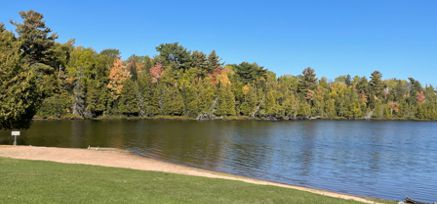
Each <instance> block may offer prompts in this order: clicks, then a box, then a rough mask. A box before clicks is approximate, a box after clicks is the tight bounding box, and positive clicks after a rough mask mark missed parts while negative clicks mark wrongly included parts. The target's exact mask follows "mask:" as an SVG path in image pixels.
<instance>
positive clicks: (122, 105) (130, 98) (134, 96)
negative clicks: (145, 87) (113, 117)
mask: <svg viewBox="0 0 437 204" xmlns="http://www.w3.org/2000/svg"><path fill="white" fill-rule="evenodd" d="M138 94H139V93H138V85H137V84H136V83H135V82H134V81H132V80H129V79H128V80H126V81H125V82H124V86H123V89H122V91H121V95H120V98H119V100H118V101H117V109H118V112H119V113H121V114H124V115H127V116H138V115H139V113H140V101H139V100H138Z"/></svg>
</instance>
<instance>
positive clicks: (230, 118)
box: [32, 115, 437, 122]
mask: <svg viewBox="0 0 437 204" xmlns="http://www.w3.org/2000/svg"><path fill="white" fill-rule="evenodd" d="M62 120H72V121H74V120H78V121H81V120H94V121H105V120H170V121H171V120H174V121H272V122H281V121H376V122H379V121H388V122H390V121H394V122H397V121H399V122H437V120H421V119H412V118H392V119H387V118H382V119H378V118H370V119H366V118H353V119H347V118H321V117H315V118H288V119H285V118H275V119H271V118H262V117H248V116H226V117H216V118H210V119H201V120H198V119H196V118H194V117H188V116H153V117H141V116H131V117H128V116H123V115H113V116H101V117H96V118H81V117H60V118H58V117H40V116H35V117H34V118H33V119H32V121H62Z"/></svg>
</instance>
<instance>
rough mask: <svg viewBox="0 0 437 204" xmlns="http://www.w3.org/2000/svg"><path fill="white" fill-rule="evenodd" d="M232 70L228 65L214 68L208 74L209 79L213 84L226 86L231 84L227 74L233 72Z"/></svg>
mask: <svg viewBox="0 0 437 204" xmlns="http://www.w3.org/2000/svg"><path fill="white" fill-rule="evenodd" d="M233 73H234V72H233V70H232V68H230V67H225V68H221V67H219V68H216V69H215V70H214V71H213V72H212V73H211V74H210V75H211V80H212V83H213V84H214V85H216V84H219V83H220V84H221V85H223V86H228V85H230V84H231V80H229V76H230V75H231V74H233Z"/></svg>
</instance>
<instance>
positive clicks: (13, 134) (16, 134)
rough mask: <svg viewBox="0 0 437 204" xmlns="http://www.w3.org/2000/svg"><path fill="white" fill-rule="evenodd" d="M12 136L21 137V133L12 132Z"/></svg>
mask: <svg viewBox="0 0 437 204" xmlns="http://www.w3.org/2000/svg"><path fill="white" fill-rule="evenodd" d="M11 135H12V136H20V131H12V133H11Z"/></svg>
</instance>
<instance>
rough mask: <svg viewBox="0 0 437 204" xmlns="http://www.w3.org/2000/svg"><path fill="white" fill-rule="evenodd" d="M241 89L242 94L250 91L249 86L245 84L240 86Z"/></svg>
mask: <svg viewBox="0 0 437 204" xmlns="http://www.w3.org/2000/svg"><path fill="white" fill-rule="evenodd" d="M242 91H243V94H244V95H247V94H249V92H250V86H249V85H247V84H246V85H244V86H243V88H242Z"/></svg>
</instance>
